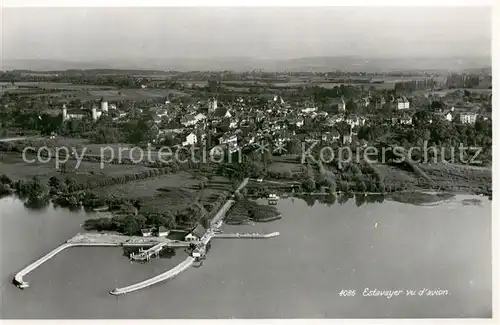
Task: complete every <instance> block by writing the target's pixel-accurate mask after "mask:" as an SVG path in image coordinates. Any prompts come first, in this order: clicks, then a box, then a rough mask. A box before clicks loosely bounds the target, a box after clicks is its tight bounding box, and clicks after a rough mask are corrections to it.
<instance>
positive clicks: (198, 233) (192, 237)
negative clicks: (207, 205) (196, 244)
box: [184, 225, 206, 242]
mask: <svg viewBox="0 0 500 325" xmlns="http://www.w3.org/2000/svg"><path fill="white" fill-rule="evenodd" d="M205 232H206V230H205V228H203V226H202V225H198V226H196V228H194V229H193V231H191V232H190V233H189V234H188V235H186V237H184V240H185V241H188V242H190V241H197V240H200V238H202V237H203V235H204V234H205Z"/></svg>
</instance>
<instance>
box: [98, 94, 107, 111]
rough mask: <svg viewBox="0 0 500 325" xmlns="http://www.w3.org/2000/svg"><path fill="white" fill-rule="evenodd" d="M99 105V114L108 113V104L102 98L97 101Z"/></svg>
mask: <svg viewBox="0 0 500 325" xmlns="http://www.w3.org/2000/svg"><path fill="white" fill-rule="evenodd" d="M99 103H100V106H101V112H103V113H108V102H107V101H105V100H104V98H103V97H101V100H100V101H99Z"/></svg>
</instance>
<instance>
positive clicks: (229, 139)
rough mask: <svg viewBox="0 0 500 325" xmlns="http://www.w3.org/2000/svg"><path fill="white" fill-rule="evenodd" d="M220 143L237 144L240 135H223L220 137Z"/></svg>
mask: <svg viewBox="0 0 500 325" xmlns="http://www.w3.org/2000/svg"><path fill="white" fill-rule="evenodd" d="M219 143H220V144H227V145H236V144H237V143H238V137H237V136H236V135H234V134H231V135H227V136H222V137H220V139H219Z"/></svg>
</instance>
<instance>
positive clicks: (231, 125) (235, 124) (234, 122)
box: [229, 119, 238, 129]
mask: <svg viewBox="0 0 500 325" xmlns="http://www.w3.org/2000/svg"><path fill="white" fill-rule="evenodd" d="M237 127H238V120H237V119H234V120H231V121H230V122H229V128H231V129H236V128H237Z"/></svg>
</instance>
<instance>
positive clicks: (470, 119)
mask: <svg viewBox="0 0 500 325" xmlns="http://www.w3.org/2000/svg"><path fill="white" fill-rule="evenodd" d="M476 119H477V114H476V113H460V123H463V124H474V123H476Z"/></svg>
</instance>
